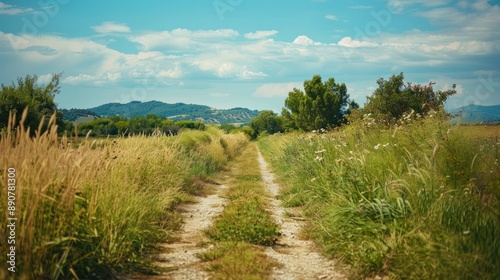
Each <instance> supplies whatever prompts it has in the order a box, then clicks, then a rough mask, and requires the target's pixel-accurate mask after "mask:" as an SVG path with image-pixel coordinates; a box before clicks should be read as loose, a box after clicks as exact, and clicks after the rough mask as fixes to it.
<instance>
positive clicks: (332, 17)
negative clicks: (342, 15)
mask: <svg viewBox="0 0 500 280" xmlns="http://www.w3.org/2000/svg"><path fill="white" fill-rule="evenodd" d="M325 18H326V19H329V20H338V18H337V16H334V15H326V16H325Z"/></svg>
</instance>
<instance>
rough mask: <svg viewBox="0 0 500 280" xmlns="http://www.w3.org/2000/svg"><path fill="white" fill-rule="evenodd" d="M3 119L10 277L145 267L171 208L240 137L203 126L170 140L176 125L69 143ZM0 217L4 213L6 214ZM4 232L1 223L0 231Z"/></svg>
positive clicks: (1, 202)
mask: <svg viewBox="0 0 500 280" xmlns="http://www.w3.org/2000/svg"><path fill="white" fill-rule="evenodd" d="M26 116H27V113H25V114H24V117H26ZM54 120H55V118H54V117H53V118H52V119H51V124H54ZM9 121H10V123H9V128H10V129H8V131H7V133H6V134H1V135H0V161H1V162H2V165H1V166H0V168H1V170H2V172H1V173H0V175H1V176H0V187H1V189H0V209H7V205H6V204H7V186H6V185H5V184H6V183H7V179H6V176H7V174H8V173H7V170H8V168H15V169H16V217H17V218H18V220H17V222H16V250H17V251H16V262H17V264H18V265H17V266H16V268H17V269H18V270H17V272H16V276H17V277H18V278H19V279H72V278H76V279H78V278H79V279H111V278H113V275H116V274H119V273H127V272H130V271H141V272H149V273H152V272H153V269H154V268H153V267H152V265H151V262H150V260H149V259H148V258H147V257H146V256H147V255H148V254H151V253H152V252H153V251H154V247H155V245H157V243H158V242H160V241H165V240H166V239H168V238H170V237H171V236H172V230H174V229H176V228H177V227H178V226H179V225H180V220H179V216H178V214H176V212H175V210H174V206H175V205H176V204H177V203H179V202H180V201H181V200H183V199H185V197H186V196H187V191H189V190H190V189H191V186H192V185H193V181H194V180H199V178H200V177H201V178H202V177H203V176H208V175H210V174H213V173H214V172H217V171H219V170H221V169H222V168H223V167H224V166H223V164H224V163H227V162H228V161H229V160H230V159H231V158H234V157H235V155H236V154H237V153H239V151H240V150H241V148H242V147H244V146H245V145H246V143H247V142H248V140H247V139H246V137H245V136H244V135H242V134H239V135H233V134H231V135H225V134H224V133H222V131H217V130H211V131H207V132H201V131H196V132H199V133H203V134H206V135H205V138H208V140H206V141H204V142H202V143H199V144H197V145H192V146H185V145H182V144H181V143H180V141H181V139H182V135H183V134H184V132H183V133H181V134H180V135H179V137H164V136H158V137H146V136H136V137H127V138H118V139H114V140H107V139H105V140H99V141H97V140H96V141H91V140H89V139H85V140H84V141H83V142H81V143H79V144H77V143H75V142H74V141H75V140H74V139H69V138H67V137H65V136H63V137H62V138H58V135H57V133H56V130H55V127H54V126H50V127H51V128H50V129H49V131H47V132H45V133H43V134H42V133H38V135H37V136H36V137H30V136H29V135H28V134H27V132H26V130H25V129H24V128H23V127H22V126H21V127H15V124H14V123H13V119H10V120H9ZM105 121H111V120H109V119H108V120H103V123H104V122H105ZM189 132H190V131H187V132H186V133H189ZM223 146H224V147H223ZM220 151H222V153H221V152H220ZM214 162H215V163H218V165H214V164H212V163H214ZM124 202H126V203H124ZM0 215H1V216H2V220H7V217H8V216H7V212H6V211H3V210H1V212H0ZM7 230H8V228H7V227H1V228H0V235H1V236H7ZM6 258H7V255H6V254H2V255H1V256H0V261H1V262H2V263H6V261H7V259H6ZM5 273H6V270H1V271H0V278H1V279H7V275H6V274H5Z"/></svg>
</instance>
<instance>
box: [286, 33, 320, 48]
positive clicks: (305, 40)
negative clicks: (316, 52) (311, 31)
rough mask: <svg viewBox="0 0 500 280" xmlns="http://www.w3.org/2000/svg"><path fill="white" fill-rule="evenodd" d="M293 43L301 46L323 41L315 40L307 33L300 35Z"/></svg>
mask: <svg viewBox="0 0 500 280" xmlns="http://www.w3.org/2000/svg"><path fill="white" fill-rule="evenodd" d="M293 43H294V44H296V45H301V46H311V45H321V43H318V42H315V41H313V40H312V39H311V38H309V37H307V36H305V35H300V36H298V37H297V38H295V40H293Z"/></svg>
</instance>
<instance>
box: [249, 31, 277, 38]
mask: <svg viewBox="0 0 500 280" xmlns="http://www.w3.org/2000/svg"><path fill="white" fill-rule="evenodd" d="M276 34H278V31H277V30H261V31H255V32H249V33H245V38H247V39H263V38H267V37H270V36H273V35H276Z"/></svg>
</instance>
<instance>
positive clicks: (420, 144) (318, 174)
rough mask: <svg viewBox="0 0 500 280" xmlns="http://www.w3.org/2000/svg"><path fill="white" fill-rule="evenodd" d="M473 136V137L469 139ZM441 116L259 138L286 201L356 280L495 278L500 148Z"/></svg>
mask: <svg viewBox="0 0 500 280" xmlns="http://www.w3.org/2000/svg"><path fill="white" fill-rule="evenodd" d="M471 134H472V133H471ZM471 134H468V133H464V130H463V129H462V128H456V127H453V126H450V125H449V124H447V123H446V122H445V121H441V120H439V119H435V118H427V119H425V120H424V119H412V120H407V121H405V122H403V123H400V124H399V125H398V126H396V127H392V128H387V127H385V128H384V126H383V125H379V124H378V123H377V122H376V121H375V120H373V119H371V118H370V117H369V116H366V117H365V119H364V120H362V121H359V122H357V123H354V124H351V125H349V126H346V127H344V128H343V129H341V130H340V131H338V132H335V133H328V134H321V135H318V134H289V135H285V136H270V137H266V138H263V139H261V140H260V147H261V150H262V151H263V153H264V155H265V156H266V158H267V159H268V160H269V161H270V163H271V165H272V167H273V168H274V170H275V171H276V172H277V174H278V175H279V177H280V180H281V181H282V182H283V183H284V184H285V185H287V188H286V190H285V191H284V192H283V194H282V200H283V201H284V202H285V204H286V205H288V206H303V207H304V209H305V212H306V216H307V218H308V220H309V221H310V222H311V224H312V225H313V227H312V228H311V230H310V231H309V233H308V234H309V235H310V236H311V237H313V238H314V239H315V240H317V241H318V243H320V244H321V245H322V247H323V249H324V251H325V252H326V253H328V254H330V255H331V256H335V257H338V258H340V259H342V260H343V261H344V262H346V263H348V264H350V265H351V267H352V268H353V271H354V272H355V274H356V275H358V276H359V277H367V276H374V275H377V274H379V275H387V276H390V277H391V278H396V279H401V278H404V279H442V278H447V279H479V278H480V279H498V278H500V273H499V270H498V262H499V261H500V237H499V236H500V221H499V220H498V217H499V215H500V204H499V201H500V200H499V199H500V167H499V166H498V161H499V159H500V157H499V155H500V153H499V151H500V142H499V138H498V135H496V136H491V135H488V136H484V137H477V135H471Z"/></svg>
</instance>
